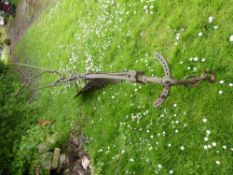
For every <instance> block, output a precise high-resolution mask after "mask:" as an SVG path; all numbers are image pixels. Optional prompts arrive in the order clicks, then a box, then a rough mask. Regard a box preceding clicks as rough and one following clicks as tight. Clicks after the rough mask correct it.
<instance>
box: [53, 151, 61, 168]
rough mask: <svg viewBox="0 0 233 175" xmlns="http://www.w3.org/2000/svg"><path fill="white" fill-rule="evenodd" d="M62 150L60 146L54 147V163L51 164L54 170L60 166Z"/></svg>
mask: <svg viewBox="0 0 233 175" xmlns="http://www.w3.org/2000/svg"><path fill="white" fill-rule="evenodd" d="M60 152H61V149H60V148H55V149H54V153H53V159H52V165H51V169H53V170H54V169H57V168H58V165H59V160H60Z"/></svg>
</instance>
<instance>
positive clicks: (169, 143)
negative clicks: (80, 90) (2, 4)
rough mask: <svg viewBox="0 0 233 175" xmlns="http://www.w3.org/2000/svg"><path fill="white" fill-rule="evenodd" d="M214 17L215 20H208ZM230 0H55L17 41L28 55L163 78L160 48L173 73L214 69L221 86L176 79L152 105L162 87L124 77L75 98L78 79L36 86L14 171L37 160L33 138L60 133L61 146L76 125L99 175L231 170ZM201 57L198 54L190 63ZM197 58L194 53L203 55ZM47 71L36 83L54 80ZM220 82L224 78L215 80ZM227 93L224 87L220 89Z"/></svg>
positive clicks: (82, 68) (32, 59)
mask: <svg viewBox="0 0 233 175" xmlns="http://www.w3.org/2000/svg"><path fill="white" fill-rule="evenodd" d="M212 17H213V20H212V19H211V18H212ZM232 19H233V1H232V0H229V1H225V0H214V1H211V0H207V1H203V0H192V1H182V0H177V1H168V0H156V1H155V0H150V1H149V0H141V1H136V0H131V1H123V0H115V1H110V0H107V1H105V0H100V1H94V0H69V1H65V0H62V1H58V2H57V4H56V5H54V6H53V7H51V8H49V9H48V10H47V11H46V12H45V13H44V14H43V15H42V16H41V17H40V18H39V19H38V20H37V22H36V23H35V24H34V25H33V26H32V27H31V28H30V29H29V30H28V31H27V32H26V34H25V36H24V37H23V39H22V41H21V42H20V43H19V44H18V46H17V54H18V55H19V57H20V58H21V61H22V62H26V63H28V64H33V65H37V66H41V67H49V68H51V69H59V70H63V71H67V72H69V71H71V72H90V71H92V72H95V71H103V72H107V71H111V72H113V71H123V70H125V69H127V70H142V71H145V74H146V75H148V76H151V75H156V76H162V75H163V74H162V67H161V65H160V64H159V63H158V61H156V60H155V59H154V56H153V55H154V52H156V51H159V52H161V53H162V54H163V55H164V56H165V57H166V58H167V60H168V62H169V64H170V66H171V69H172V73H173V76H174V77H177V78H182V77H184V76H186V75H187V74H194V75H200V74H201V73H203V72H204V70H205V69H206V68H208V69H210V70H212V71H213V72H215V73H216V74H217V82H216V83H215V84H207V83H204V84H201V85H200V86H198V87H197V88H186V87H182V86H181V87H173V88H172V90H171V93H170V96H169V97H168V99H167V101H166V102H165V103H164V104H163V105H162V106H161V107H160V108H154V107H153V105H152V104H153V101H154V100H155V99H156V98H157V97H158V96H159V94H160V92H161V90H162V88H161V87H160V86H158V85H153V84H150V85H136V84H131V83H127V82H124V83H121V84H119V85H115V86H108V87H106V88H105V89H103V90H99V91H96V92H93V93H91V94H88V95H86V96H80V97H78V98H73V97H74V96H75V93H76V88H75V86H74V85H72V86H69V85H63V86H62V87H57V88H51V89H44V90H42V91H40V92H38V96H36V97H37V100H36V101H34V102H33V103H32V105H35V106H37V108H38V109H37V110H38V111H36V113H35V115H34V116H33V117H35V118H38V119H41V118H43V119H49V120H55V124H54V126H52V127H51V128H45V127H41V126H38V125H37V123H34V124H32V125H31V129H29V130H27V134H26V135H25V136H24V137H23V138H22V141H21V143H20V144H19V145H18V147H17V146H16V147H15V152H14V154H15V161H14V162H13V166H14V167H15V169H16V170H15V171H16V174H17V173H18V174H20V173H22V172H23V171H25V165H26V164H27V165H30V168H29V169H30V171H31V174H33V169H34V168H35V167H36V166H37V164H39V160H38V158H39V157H40V156H39V154H38V153H37V149H36V145H37V144H39V143H42V142H43V141H44V140H45V139H46V138H47V137H49V136H51V135H53V134H54V133H56V134H57V138H56V140H57V145H60V144H61V143H62V142H63V141H65V140H66V139H67V138H68V136H69V131H70V129H71V128H73V127H76V128H78V130H80V131H82V132H84V134H85V135H86V136H87V137H88V138H89V142H88V144H87V145H86V146H85V149H86V151H87V152H88V154H89V155H90V156H91V158H92V164H93V169H94V174H99V175H102V174H107V175H108V174H136V175H149V174H177V175H183V174H184V175H187V174H202V175H211V174H222V175H231V174H233V166H232V165H233V137H232V135H233V105H232V97H233V87H231V86H230V85H231V84H230V83H233V42H231V41H230V36H231V35H232V34H233V23H232ZM194 57H197V58H198V61H193V60H191V61H190V58H194ZM197 58H195V60H197ZM54 78H55V77H54V76H44V77H43V78H41V79H40V81H39V82H38V84H37V85H38V86H40V85H43V84H46V83H48V82H51V81H53V80H54ZM221 80H224V83H223V84H221V83H219V81H221ZM221 92H223V93H222V94H221Z"/></svg>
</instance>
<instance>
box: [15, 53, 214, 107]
mask: <svg viewBox="0 0 233 175" xmlns="http://www.w3.org/2000/svg"><path fill="white" fill-rule="evenodd" d="M155 57H156V58H157V59H158V60H159V62H160V63H161V64H162V67H163V71H164V77H162V78H160V77H147V76H145V75H144V73H143V72H138V71H134V70H132V71H127V72H119V73H73V74H71V75H70V76H69V77H66V76H65V75H64V74H63V73H61V72H59V71H56V70H45V72H44V73H55V74H58V75H59V76H61V78H60V79H58V80H56V81H55V82H53V83H51V84H48V85H46V86H43V87H39V88H36V89H33V90H39V89H44V88H48V87H54V86H58V85H60V84H64V83H71V82H77V81H78V80H89V81H91V80H98V79H99V80H103V79H109V80H119V81H129V82H133V83H142V84H147V83H154V84H160V85H162V86H163V91H162V93H161V94H160V96H159V97H158V98H157V100H156V101H155V102H154V107H159V106H160V105H161V104H162V103H163V102H164V101H165V100H166V98H167V97H168V95H169V91H170V88H171V86H176V85H192V86H195V85H197V84H199V83H200V82H202V81H207V82H210V83H214V82H215V79H216V78H215V75H213V74H210V73H204V74H202V75H201V76H199V77H192V78H184V79H182V80H178V79H174V78H172V75H171V71H170V67H169V65H168V63H167V61H166V59H165V58H164V57H163V56H162V55H161V54H160V53H156V54H155ZM15 64H16V65H18V66H27V67H31V68H37V67H36V66H30V65H25V64H19V63H15ZM44 73H42V74H44Z"/></svg>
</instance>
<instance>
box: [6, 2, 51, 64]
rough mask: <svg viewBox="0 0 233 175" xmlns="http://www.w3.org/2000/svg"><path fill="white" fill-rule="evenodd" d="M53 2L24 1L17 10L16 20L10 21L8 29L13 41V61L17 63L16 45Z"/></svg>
mask: <svg viewBox="0 0 233 175" xmlns="http://www.w3.org/2000/svg"><path fill="white" fill-rule="evenodd" d="M50 2H51V0H47V1H45V0H22V1H21V2H20V3H19V4H18V6H17V9H16V15H15V18H14V19H10V21H9V24H8V27H7V35H8V37H9V39H10V40H11V45H10V47H9V50H10V55H11V57H12V59H13V61H17V57H16V55H15V53H14V50H15V46H16V44H17V43H18V42H19V41H20V39H21V38H22V36H23V34H24V33H25V31H26V30H27V29H28V28H29V27H30V26H31V25H32V24H33V22H34V21H35V19H37V17H38V16H40V15H41V13H42V12H43V10H44V9H45V7H46V4H48V3H50Z"/></svg>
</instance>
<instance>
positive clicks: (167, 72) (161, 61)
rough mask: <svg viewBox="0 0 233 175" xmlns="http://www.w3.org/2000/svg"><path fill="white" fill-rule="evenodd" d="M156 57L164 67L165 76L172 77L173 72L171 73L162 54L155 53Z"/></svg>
mask: <svg viewBox="0 0 233 175" xmlns="http://www.w3.org/2000/svg"><path fill="white" fill-rule="evenodd" d="M155 57H156V58H157V59H158V60H159V62H160V63H161V64H162V66H163V71H164V76H165V77H171V71H170V67H169V65H168V63H167V60H166V59H165V58H164V57H163V56H162V55H161V54H160V53H155Z"/></svg>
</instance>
